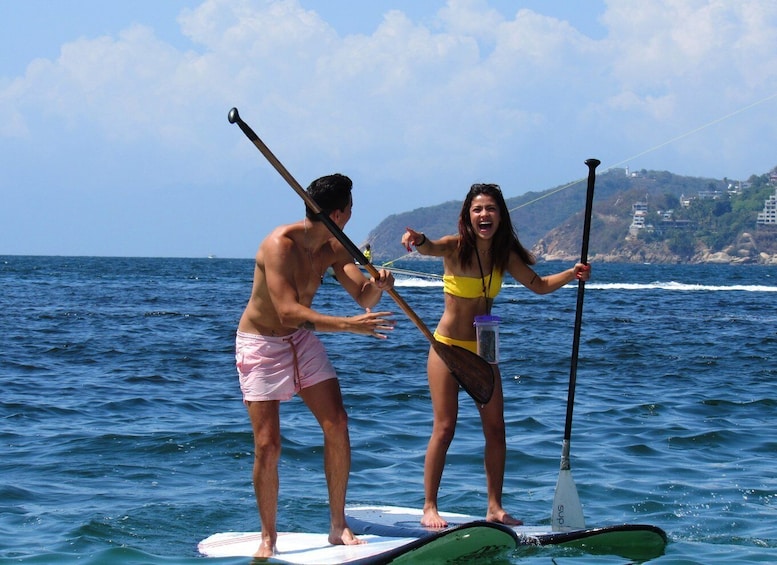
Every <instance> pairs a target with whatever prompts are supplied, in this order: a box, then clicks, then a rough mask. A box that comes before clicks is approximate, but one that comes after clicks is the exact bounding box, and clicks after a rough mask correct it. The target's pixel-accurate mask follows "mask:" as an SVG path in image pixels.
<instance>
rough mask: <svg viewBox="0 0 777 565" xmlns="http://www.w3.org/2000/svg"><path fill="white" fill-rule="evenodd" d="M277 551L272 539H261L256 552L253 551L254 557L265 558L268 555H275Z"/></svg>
mask: <svg viewBox="0 0 777 565" xmlns="http://www.w3.org/2000/svg"><path fill="white" fill-rule="evenodd" d="M277 552H278V550H277V549H276V548H275V543H274V542H273V541H272V540H263V541H262V543H261V544H260V545H259V549H257V550H256V553H254V557H258V558H259V559H267V558H268V557H272V556H273V555H275V554H276V553H277Z"/></svg>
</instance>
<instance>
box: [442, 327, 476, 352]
mask: <svg viewBox="0 0 777 565" xmlns="http://www.w3.org/2000/svg"><path fill="white" fill-rule="evenodd" d="M434 339H436V340H437V341H439V342H440V343H444V344H445V345H458V346H459V347H463V348H464V349H467V350H469V351H471V352H472V353H477V352H478V342H477V341H475V340H471V341H470V340H468V339H453V338H452V337H447V336H444V335H440V334H438V333H437V332H434Z"/></svg>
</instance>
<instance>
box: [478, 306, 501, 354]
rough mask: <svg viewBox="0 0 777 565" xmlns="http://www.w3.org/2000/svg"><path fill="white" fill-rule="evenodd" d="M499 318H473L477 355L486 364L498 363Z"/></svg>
mask: <svg viewBox="0 0 777 565" xmlns="http://www.w3.org/2000/svg"><path fill="white" fill-rule="evenodd" d="M500 321H501V318H500V317H499V316H490V315H489V316H475V324H474V325H475V332H476V335H477V341H478V355H480V356H481V357H482V358H483V359H485V360H486V361H487V362H489V363H491V364H494V365H496V364H497V363H499V322H500Z"/></svg>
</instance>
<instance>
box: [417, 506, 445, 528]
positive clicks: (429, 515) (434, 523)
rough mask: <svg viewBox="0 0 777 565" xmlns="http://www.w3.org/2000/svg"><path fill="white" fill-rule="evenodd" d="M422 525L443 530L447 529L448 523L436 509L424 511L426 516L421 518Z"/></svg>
mask: <svg viewBox="0 0 777 565" xmlns="http://www.w3.org/2000/svg"><path fill="white" fill-rule="evenodd" d="M421 525H422V526H426V527H427V528H435V529H438V530H439V529H441V528H447V527H448V522H446V521H445V520H443V519H442V516H440V513H439V512H438V511H437V509H436V508H429V509H427V510H424V515H423V516H422V517H421Z"/></svg>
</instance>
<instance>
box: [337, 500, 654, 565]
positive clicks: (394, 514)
mask: <svg viewBox="0 0 777 565" xmlns="http://www.w3.org/2000/svg"><path fill="white" fill-rule="evenodd" d="M345 511H346V516H347V517H348V525H349V526H350V527H351V529H352V530H353V531H354V532H355V533H356V534H374V535H381V536H404V537H409V536H419V537H420V536H424V535H428V534H429V533H430V532H435V531H440V530H435V529H432V528H426V527H424V526H422V525H421V517H422V516H423V511H422V510H421V509H420V508H404V507H398V506H349V507H347V508H346V509H345ZM440 516H441V517H442V518H443V519H445V520H446V521H447V522H448V528H456V527H459V526H460V525H461V524H467V523H471V522H473V521H476V520H482V519H483V518H479V517H477V516H471V515H468V514H458V513H455V512H440ZM505 527H507V526H505ZM509 527H510V528H511V529H512V530H513V531H514V532H515V533H516V535H517V536H518V543H519V544H520V545H535V546H537V545H564V546H571V547H577V548H580V549H583V550H584V551H587V552H589V553H596V554H611V555H620V556H623V557H628V558H631V559H643V560H646V559H653V558H655V557H658V556H660V555H662V554H663V553H664V549H665V547H666V543H667V538H666V533H664V531H663V530H662V529H661V528H658V527H656V526H650V525H644V524H619V525H614V526H603V527H598V528H582V529H579V530H570V531H564V532H554V531H552V530H551V527H550V525H548V526H509ZM443 531H445V530H443Z"/></svg>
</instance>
